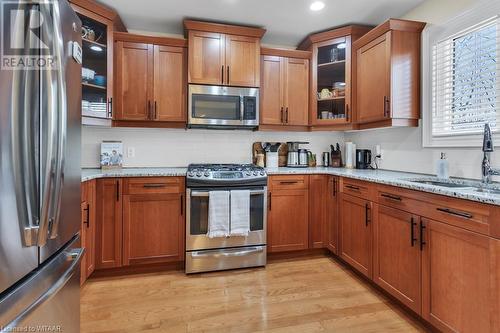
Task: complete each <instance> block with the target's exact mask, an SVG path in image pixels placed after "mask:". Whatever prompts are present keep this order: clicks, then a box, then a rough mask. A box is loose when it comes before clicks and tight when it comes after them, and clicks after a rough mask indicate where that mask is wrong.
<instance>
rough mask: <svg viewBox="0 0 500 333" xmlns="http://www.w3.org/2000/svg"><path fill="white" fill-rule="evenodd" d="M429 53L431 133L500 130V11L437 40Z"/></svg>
mask: <svg viewBox="0 0 500 333" xmlns="http://www.w3.org/2000/svg"><path fill="white" fill-rule="evenodd" d="M430 51H431V52H432V54H431V59H430V60H431V73H430V81H431V85H432V88H431V96H430V97H431V100H430V108H431V110H430V111H431V124H430V125H431V126H432V130H431V133H432V137H447V136H448V137H449V136H463V135H471V134H478V133H482V131H483V128H484V124H485V123H489V124H490V126H491V129H492V131H494V132H495V131H496V132H500V61H499V60H500V19H499V17H498V16H495V17H493V18H490V19H488V20H486V21H483V22H481V23H479V24H476V25H474V26H471V27H469V28H467V29H464V30H462V31H460V32H458V33H456V34H453V35H451V36H448V37H446V38H444V39H441V40H440V41H437V42H435V43H434V44H433V45H432V48H431V50H430Z"/></svg>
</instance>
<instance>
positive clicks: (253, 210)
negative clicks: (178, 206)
mask: <svg viewBox="0 0 500 333" xmlns="http://www.w3.org/2000/svg"><path fill="white" fill-rule="evenodd" d="M201 193H202V194H203V195H199V194H200V193H199V192H193V193H192V194H191V210H190V227H189V228H190V230H189V232H190V234H191V235H193V236H194V235H206V234H207V232H208V201H209V197H208V192H201ZM264 193H265V192H264ZM264 193H262V192H257V193H252V194H251V195H250V231H261V230H263V229H264V208H265V206H264V204H265V203H264Z"/></svg>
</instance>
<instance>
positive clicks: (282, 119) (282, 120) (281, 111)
mask: <svg viewBox="0 0 500 333" xmlns="http://www.w3.org/2000/svg"><path fill="white" fill-rule="evenodd" d="M280 113H281V118H280V121H281V123H284V122H285V118H283V107H281V109H280Z"/></svg>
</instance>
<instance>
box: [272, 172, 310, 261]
mask: <svg viewBox="0 0 500 333" xmlns="http://www.w3.org/2000/svg"><path fill="white" fill-rule="evenodd" d="M307 177H308V176H304V175H299V176H290V177H285V176H277V177H271V181H270V183H271V187H270V191H269V196H268V215H267V217H268V221H267V226H268V227H267V250H268V252H285V251H295V250H306V249H308V248H309V189H308V187H307V183H308V182H307ZM273 178H275V180H273Z"/></svg>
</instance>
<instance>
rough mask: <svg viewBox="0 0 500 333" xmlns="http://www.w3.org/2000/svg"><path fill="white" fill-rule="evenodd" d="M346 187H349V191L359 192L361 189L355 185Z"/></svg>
mask: <svg viewBox="0 0 500 333" xmlns="http://www.w3.org/2000/svg"><path fill="white" fill-rule="evenodd" d="M345 187H347V188H348V189H351V190H355V191H359V187H357V186H354V185H346V186H345Z"/></svg>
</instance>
